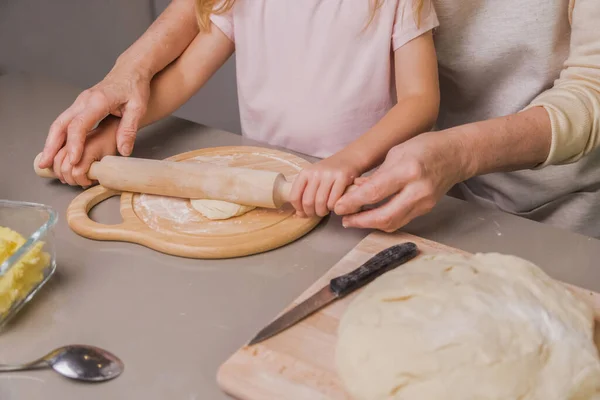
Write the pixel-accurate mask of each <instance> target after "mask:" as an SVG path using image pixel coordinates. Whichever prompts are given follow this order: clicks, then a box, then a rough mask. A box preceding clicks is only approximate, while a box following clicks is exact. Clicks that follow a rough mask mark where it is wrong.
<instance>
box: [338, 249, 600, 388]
mask: <svg viewBox="0 0 600 400" xmlns="http://www.w3.org/2000/svg"><path fill="white" fill-rule="evenodd" d="M593 327H594V315H593V310H592V309H591V307H590V306H589V305H588V304H587V303H584V301H583V300H581V299H579V298H577V297H576V296H575V295H573V294H572V293H571V292H570V291H568V290H567V289H566V287H565V286H564V285H563V284H561V283H560V282H557V281H555V280H553V279H552V278H550V277H549V276H548V275H547V274H546V273H544V272H543V271H542V270H541V269H540V268H538V267H537V266H535V265H534V264H532V263H530V262H528V261H525V260H523V259H520V258H517V257H513V256H507V255H500V254H477V255H475V256H473V257H466V256H461V255H439V256H425V257H422V258H419V259H416V260H414V261H412V262H410V263H408V264H406V265H404V266H401V267H398V268H397V269H395V270H393V271H391V272H389V273H387V274H385V275H382V276H381V277H379V278H378V279H377V280H375V281H374V282H372V283H371V284H370V285H369V286H367V287H366V288H365V290H364V291H363V292H362V293H360V294H359V295H358V296H357V297H356V298H355V300H354V301H353V302H352V303H351V305H350V306H349V307H348V309H347V311H346V312H345V314H344V316H343V317H342V320H341V322H340V326H339V330H338V342H337V347H336V366H337V370H338V373H339V375H340V377H341V379H342V381H343V383H344V386H345V387H346V390H347V391H348V392H349V393H350V394H351V395H352V396H353V398H355V399H357V400H358V399H364V400H366V399H368V400H383V399H385V400H393V399H395V400H400V399H401V400H438V399H445V400H514V399H520V400H591V399H597V398H598V395H599V393H600V360H599V358H598V354H597V350H596V347H595V345H594V342H593Z"/></svg>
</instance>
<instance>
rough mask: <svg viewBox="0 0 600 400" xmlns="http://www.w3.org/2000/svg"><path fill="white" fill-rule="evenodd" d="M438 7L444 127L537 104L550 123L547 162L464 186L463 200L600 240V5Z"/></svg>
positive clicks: (482, 2) (584, 0)
mask: <svg viewBox="0 0 600 400" xmlns="http://www.w3.org/2000/svg"><path fill="white" fill-rule="evenodd" d="M435 5H436V10H437V12H438V17H439V19H440V28H439V30H438V31H437V34H436V48H437V51H438V58H439V64H440V85H441V90H442V102H441V107H440V117H439V120H438V124H437V127H438V128H439V129H444V128H448V127H452V126H456V125H460V124H464V123H468V122H473V121H478V120H483V119H489V118H493V117H498V116H502V115H508V114H512V113H515V112H519V111H521V110H523V109H527V108H529V107H535V106H543V107H544V108H545V109H546V110H547V112H548V114H549V116H550V120H551V122H552V146H551V150H550V154H549V156H548V159H547V160H546V162H545V163H544V164H543V165H540V166H539V168H538V169H535V170H527V171H518V172H513V173H497V174H490V175H485V176H480V177H476V178H473V179H471V180H469V181H467V182H465V183H463V184H461V185H459V188H460V191H461V192H462V196H463V197H464V198H466V199H467V200H471V201H475V202H477V203H480V204H484V205H489V206H493V207H499V208H501V209H503V210H506V211H508V212H511V213H515V214H518V215H522V216H524V217H527V218H531V219H534V220H538V221H542V222H548V223H551V224H554V225H557V226H561V227H564V228H567V229H571V230H574V231H578V232H581V233H584V234H588V235H591V236H596V237H600V0H570V1H569V0H518V1H517V0H435ZM559 76H560V77H559ZM557 78H558V79H557ZM561 164H562V165H561Z"/></svg>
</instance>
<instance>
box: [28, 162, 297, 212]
mask: <svg viewBox="0 0 600 400" xmlns="http://www.w3.org/2000/svg"><path fill="white" fill-rule="evenodd" d="M40 157H41V154H38V156H37V157H36V158H35V161H34V169H35V172H36V174H37V175H39V176H41V177H44V178H56V175H54V172H53V171H52V170H51V169H40V168H39V167H38V165H39V160H40ZM87 176H88V178H89V179H90V180H95V181H98V182H99V183H100V184H101V185H102V186H104V187H105V188H107V189H114V190H119V191H123V192H133V193H147V194H154V195H161V196H170V197H180V198H189V199H212V200H223V201H229V202H232V203H238V204H243V205H248V206H255V207H265V208H279V207H281V206H282V205H283V204H285V203H288V202H289V195H290V191H291V188H292V182H288V181H287V180H286V179H285V177H284V176H283V174H281V173H278V172H270V171H259V170H252V169H247V168H234V167H221V166H216V165H210V164H198V163H192V162H175V161H161V160H149V159H141V158H131V157H118V156H106V157H104V158H103V159H102V160H101V161H98V162H94V163H92V165H91V167H90V170H89V171H88V174H87Z"/></svg>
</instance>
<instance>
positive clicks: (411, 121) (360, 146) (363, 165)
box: [291, 31, 440, 216]
mask: <svg viewBox="0 0 600 400" xmlns="http://www.w3.org/2000/svg"><path fill="white" fill-rule="evenodd" d="M394 61H395V78H396V91H397V96H398V103H397V104H396V105H395V106H394V107H393V108H392V109H391V110H390V111H389V112H388V113H387V114H386V115H385V116H384V117H383V118H382V119H381V120H380V121H379V122H378V123H377V124H376V125H375V126H373V128H371V129H370V130H369V131H367V132H366V133H365V134H363V135H362V136H361V137H359V138H358V139H356V140H355V141H354V142H352V143H350V144H349V145H348V146H346V147H345V148H344V149H343V150H341V151H339V152H338V153H336V154H334V155H332V156H331V157H329V158H327V159H325V160H323V161H321V162H319V163H316V164H314V165H313V166H311V167H309V168H306V169H304V170H303V171H302V172H301V173H300V174H299V175H298V177H297V179H296V181H295V182H294V185H293V188H292V194H291V198H292V199H293V200H292V204H293V205H294V208H296V210H297V211H298V214H299V215H308V216H312V215H319V216H325V215H327V214H328V213H329V211H330V210H333V208H334V206H335V203H336V202H337V200H338V199H339V198H340V197H341V196H342V194H343V193H344V191H345V190H346V188H347V187H348V186H349V185H350V184H352V182H353V181H354V178H356V177H358V176H360V175H361V174H363V173H364V172H366V171H369V170H370V169H372V168H374V167H376V166H377V165H379V164H380V163H382V162H383V160H384V159H385V156H386V154H387V152H388V151H389V150H390V149H391V148H392V147H394V146H395V145H397V144H399V143H402V142H404V141H406V140H408V139H410V138H412V137H413V136H416V135H418V134H420V133H422V132H425V131H428V130H430V129H431V128H432V127H433V125H434V124H435V121H436V119H437V114H438V109H439V102H440V94H439V82H438V70H437V58H436V54H435V47H434V44H433V37H432V33H431V31H429V32H427V33H425V34H423V35H421V36H419V37H417V38H415V39H413V40H412V41H410V42H408V43H406V44H405V45H403V46H402V47H400V48H398V49H397V50H396V51H395V53H394Z"/></svg>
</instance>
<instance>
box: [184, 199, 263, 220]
mask: <svg viewBox="0 0 600 400" xmlns="http://www.w3.org/2000/svg"><path fill="white" fill-rule="evenodd" d="M190 202H191V203H192V207H194V209H196V211H198V212H199V213H200V214H202V215H204V216H205V217H206V218H208V219H217V220H218V219H229V218H233V217H239V216H240V215H244V214H246V213H247V212H250V211H252V210H254V209H255V208H256V207H251V206H244V205H241V204H236V203H230V202H228V201H221V200H208V199H198V200H191V201H190Z"/></svg>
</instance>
